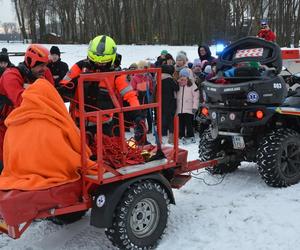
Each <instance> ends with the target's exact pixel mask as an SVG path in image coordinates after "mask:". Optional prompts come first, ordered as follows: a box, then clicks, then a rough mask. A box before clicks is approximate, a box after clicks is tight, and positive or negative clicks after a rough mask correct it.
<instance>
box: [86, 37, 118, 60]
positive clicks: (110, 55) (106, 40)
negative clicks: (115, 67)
mask: <svg viewBox="0 0 300 250" xmlns="http://www.w3.org/2000/svg"><path fill="white" fill-rule="evenodd" d="M116 52H117V45H116V43H115V41H114V40H113V39H112V38H111V37H109V36H105V35H101V36H96V37H95V38H94V39H93V40H91V41H90V44H89V48H88V58H89V59H90V60H91V61H93V62H95V63H109V62H111V64H113V63H114V61H115V59H116Z"/></svg>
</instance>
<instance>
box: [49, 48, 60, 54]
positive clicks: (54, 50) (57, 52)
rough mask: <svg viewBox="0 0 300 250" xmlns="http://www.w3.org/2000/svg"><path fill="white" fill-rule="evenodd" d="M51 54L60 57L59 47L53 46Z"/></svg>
mask: <svg viewBox="0 0 300 250" xmlns="http://www.w3.org/2000/svg"><path fill="white" fill-rule="evenodd" d="M50 54H51V55H53V54H55V55H58V56H60V50H59V48H58V47H57V46H52V47H51V49H50Z"/></svg>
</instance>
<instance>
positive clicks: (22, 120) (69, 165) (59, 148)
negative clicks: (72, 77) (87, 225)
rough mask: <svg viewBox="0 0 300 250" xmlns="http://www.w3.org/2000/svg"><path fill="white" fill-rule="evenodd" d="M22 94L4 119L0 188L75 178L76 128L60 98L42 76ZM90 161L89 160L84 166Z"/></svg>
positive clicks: (34, 187)
mask: <svg viewBox="0 0 300 250" xmlns="http://www.w3.org/2000/svg"><path fill="white" fill-rule="evenodd" d="M22 97H23V101H22V103H21V106H20V107H18V108H16V109H15V110H13V111H12V112H11V113H10V115H9V116H8V117H7V119H6V120H5V125H6V126H7V131H6V134H5V138H4V169H3V172H2V174H1V176H0V190H11V189H18V190H41V189H47V188H51V187H55V186H59V185H62V184H66V183H71V182H74V181H77V180H78V179H79V178H80V174H79V173H78V168H79V167H80V165H81V155H80V152H81V144H80V132H79V129H78V128H77V127H76V125H75V123H74V121H73V120H72V118H71V116H70V115H69V113H68V111H67V109H66V107H65V105H64V102H63V100H62V98H61V97H60V95H59V94H58V92H57V91H56V89H55V88H54V87H53V85H51V84H50V83H49V82H48V81H47V80H45V79H38V80H36V82H35V83H34V84H32V85H31V86H29V87H28V89H26V90H25V91H24V93H23V94H22ZM87 152H88V154H90V150H89V149H88V148H87ZM94 164H95V163H94V162H93V161H89V162H88V167H91V166H92V165H94Z"/></svg>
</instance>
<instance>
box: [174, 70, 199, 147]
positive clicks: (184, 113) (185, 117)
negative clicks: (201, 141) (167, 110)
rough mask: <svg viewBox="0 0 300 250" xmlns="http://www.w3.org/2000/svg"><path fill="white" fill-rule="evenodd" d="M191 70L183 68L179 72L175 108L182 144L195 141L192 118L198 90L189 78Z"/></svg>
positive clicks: (195, 107)
mask: <svg viewBox="0 0 300 250" xmlns="http://www.w3.org/2000/svg"><path fill="white" fill-rule="evenodd" d="M190 71H191V70H190V69H188V68H183V69H182V70H180V72H179V78H178V83H179V91H178V92H177V96H176V99H177V110H176V113H177V114H178V117H179V138H181V141H182V143H183V144H186V143H188V142H192V143H195V142H196V141H195V137H194V130H193V119H194V114H195V113H196V112H197V110H198V106H199V91H198V90H197V86H196V84H195V83H193V82H192V81H191V79H190V76H191V72H190Z"/></svg>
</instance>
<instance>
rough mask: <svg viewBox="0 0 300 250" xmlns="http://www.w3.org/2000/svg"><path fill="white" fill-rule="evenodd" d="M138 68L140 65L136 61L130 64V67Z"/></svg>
mask: <svg viewBox="0 0 300 250" xmlns="http://www.w3.org/2000/svg"><path fill="white" fill-rule="evenodd" d="M137 68H138V65H137V64H136V63H132V64H130V66H129V68H128V69H137Z"/></svg>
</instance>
